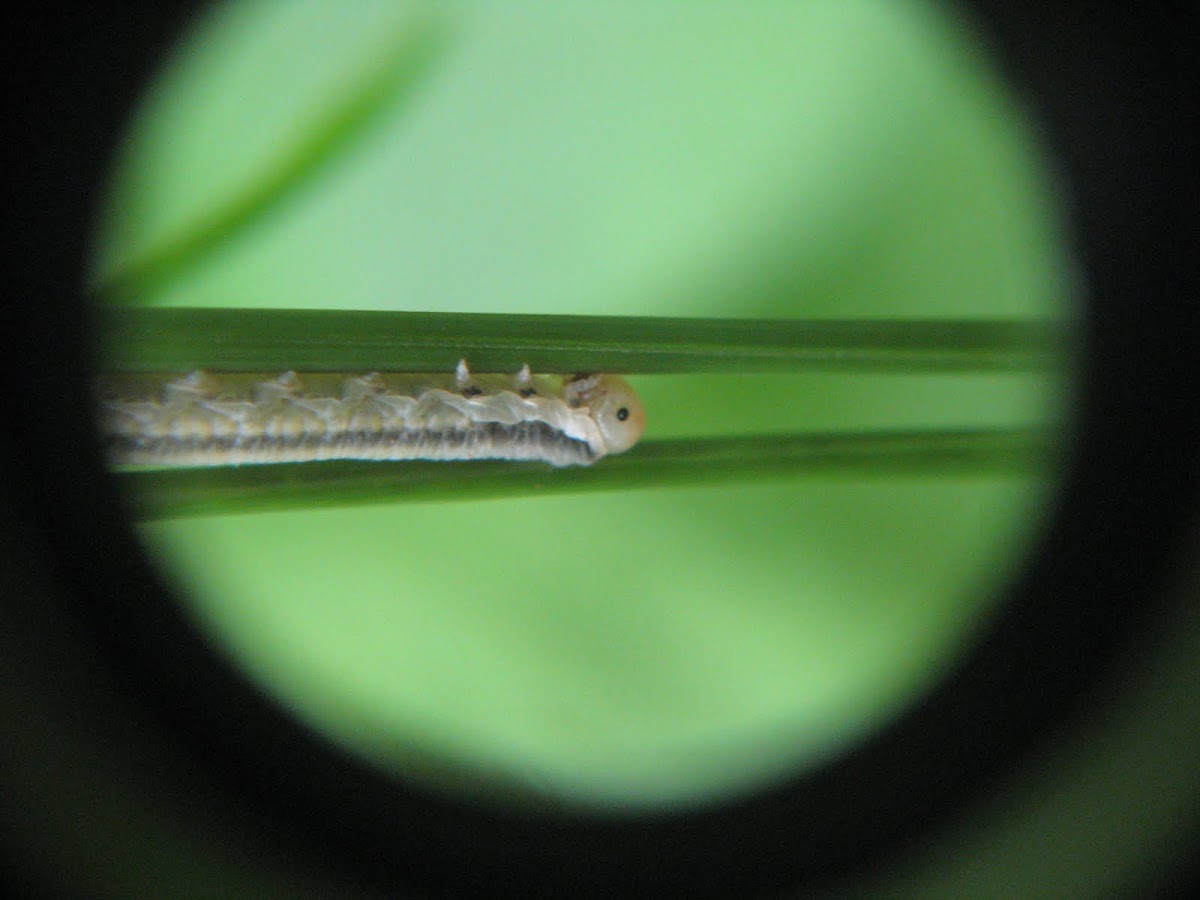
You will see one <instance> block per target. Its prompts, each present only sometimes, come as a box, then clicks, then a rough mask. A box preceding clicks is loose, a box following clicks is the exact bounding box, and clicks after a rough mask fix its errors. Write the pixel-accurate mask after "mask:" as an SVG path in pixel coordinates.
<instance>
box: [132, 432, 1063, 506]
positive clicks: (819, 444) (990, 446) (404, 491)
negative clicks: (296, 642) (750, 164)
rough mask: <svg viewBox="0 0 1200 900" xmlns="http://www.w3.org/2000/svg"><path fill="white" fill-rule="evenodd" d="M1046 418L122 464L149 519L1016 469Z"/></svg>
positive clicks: (1030, 457)
mask: <svg viewBox="0 0 1200 900" xmlns="http://www.w3.org/2000/svg"><path fill="white" fill-rule="evenodd" d="M1048 446H1049V435H1048V434H1047V433H1046V432H1044V431H1041V430H1036V429H993V430H976V431H925V432H921V431H896V432H863V433H836V434H803V435H801V434H785V435H758V436H750V437H736V438H708V439H696V438H691V439H682V440H661V441H647V442H645V443H644V444H641V445H639V446H638V447H636V448H634V449H633V450H632V451H630V452H629V453H626V454H623V455H621V456H614V457H609V458H606V459H603V460H601V461H600V462H599V463H597V464H596V465H594V466H590V467H580V468H568V469H552V468H550V467H549V466H546V465H544V464H542V463H510V462H498V461H480V462H458V463H454V462H451V463H447V462H402V463H380V462H320V463H299V464H289V465H270V466H242V467H228V466H225V467H215V468H206V469H158V470H144V471H126V472H120V473H117V476H116V477H117V478H118V479H119V480H120V481H121V483H122V487H123V488H124V489H125V491H126V496H128V497H129V498H130V500H131V502H132V503H133V504H134V507H135V509H134V514H135V516H136V517H138V518H141V519H163V518H172V517H179V516H201V515H219V514H228V513H249V512H269V511H279V510H287V509H296V508H316V507H333V506H350V505H358V504H369V503H396V502H433V501H440V500H479V499H484V498H490V497H514V496H516V497H535V496H549V495H551V494H562V493H578V492H582V491H596V490H625V489H633V488H648V487H656V488H659V487H672V486H688V485H708V484H713V483H719V482H752V481H757V480H778V479H780V478H800V477H808V478H838V477H852V478H856V479H862V478H889V479H894V478H898V477H939V478H943V477H946V476H948V475H960V476H967V477H1012V476H1017V475H1029V474H1031V473H1033V472H1036V471H1037V470H1038V466H1039V464H1040V461H1042V460H1044V459H1045V454H1046V452H1047V449H1048Z"/></svg>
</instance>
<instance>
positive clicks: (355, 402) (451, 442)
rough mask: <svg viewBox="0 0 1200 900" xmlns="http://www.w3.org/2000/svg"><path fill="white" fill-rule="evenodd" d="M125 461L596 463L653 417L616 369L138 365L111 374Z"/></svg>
mask: <svg viewBox="0 0 1200 900" xmlns="http://www.w3.org/2000/svg"><path fill="white" fill-rule="evenodd" d="M100 421H101V429H102V431H103V434H104V438H105V442H106V445H107V449H108V452H109V457H110V459H111V460H112V462H113V463H115V464H118V465H126V464H129V465H172V466H224V465H244V464H251V463H285V462H308V461H313V460H330V459H368V460H411V459H426V460H467V459H508V460H541V461H544V462H548V463H550V464H551V465H554V466H570V465H590V464H591V463H593V462H595V461H596V460H598V459H600V458H601V457H602V456H606V455H607V454H609V453H621V452H623V451H625V450H628V449H629V448H630V447H632V446H633V445H634V444H635V443H636V442H637V440H638V438H639V437H641V434H642V430H643V428H644V427H645V413H644V411H643V410H642V405H641V403H640V402H639V400H638V398H637V395H636V394H635V393H634V392H633V389H632V388H631V387H630V386H629V385H628V384H627V383H626V382H625V381H624V379H622V378H619V377H617V376H615V375H570V376H552V375H533V374H532V373H531V372H530V371H529V366H524V367H523V368H522V369H521V371H519V372H517V373H516V374H515V375H476V374H474V373H472V372H471V371H470V370H469V369H468V367H467V363H466V360H460V361H459V363H458V368H457V369H456V371H455V372H454V373H453V374H452V375H449V374H448V375H414V374H397V373H391V374H388V373H383V374H381V373H378V372H372V373H370V374H367V375H347V374H335V373H307V374H304V375H300V374H297V373H296V372H284V373H283V374H281V375H277V376H272V375H269V374H265V373H239V374H220V375H214V374H209V373H205V372H201V371H195V372H191V373H190V374H188V375H185V376H183V377H174V378H172V377H171V376H162V375H128V376H120V377H110V378H107V379H105V380H104V381H103V382H102V385H101V398H100Z"/></svg>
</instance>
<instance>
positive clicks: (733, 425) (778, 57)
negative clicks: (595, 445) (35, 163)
mask: <svg viewBox="0 0 1200 900" xmlns="http://www.w3.org/2000/svg"><path fill="white" fill-rule="evenodd" d="M385 88H386V89H385ZM335 138H336V139H335ZM264 185H265V186H266V187H264ZM1047 187H1048V185H1047V184H1046V181H1045V178H1044V175H1043V173H1042V171H1041V170H1040V168H1039V164H1038V159H1037V157H1036V153H1035V150H1034V148H1033V147H1032V146H1031V144H1030V142H1029V140H1028V137H1027V134H1026V131H1025V129H1024V126H1023V123H1022V121H1021V120H1020V118H1019V116H1018V115H1016V112H1015V110H1014V108H1013V106H1012V104H1011V103H1010V102H1009V101H1008V100H1007V99H1006V98H1005V97H1004V96H1003V93H1002V90H1001V88H1000V87H999V86H998V85H997V84H996V83H995V82H993V81H992V80H991V78H990V76H989V75H988V73H987V71H986V66H985V64H984V61H983V60H981V59H980V58H979V57H978V55H977V54H976V53H975V52H974V51H973V50H972V49H971V45H970V41H969V36H967V35H966V34H964V33H962V32H961V31H960V30H958V29H957V28H956V27H955V26H954V25H953V24H951V23H948V22H946V21H943V20H942V19H941V18H940V17H939V16H938V15H937V14H936V11H935V10H934V9H933V8H931V7H928V6H926V5H924V4H918V3H904V2H892V3H887V2H882V0H878V2H867V0H849V2H845V0H814V2H808V3H796V2H764V3H739V2H734V0H728V2H703V3H694V4H676V3H654V2H644V3H637V2H632V0H625V2H613V3H590V4H584V3H540V2H504V3H500V2H494V3H485V2H480V3H465V2H464V3H454V4H442V3H438V4H429V5H425V4H420V3H392V4H376V5H368V4H361V5H360V4H355V7H354V14H353V15H350V14H349V13H348V12H347V8H346V7H345V6H342V5H335V4H326V3H321V2H308V3H289V4H276V3H266V2H242V3H232V4H228V5H225V6H223V7H220V8H218V9H217V10H216V11H215V12H214V13H212V14H211V15H210V16H208V18H206V19H205V20H204V21H203V22H201V23H199V25H198V26H197V28H196V29H195V31H194V32H193V34H192V35H191V36H190V39H189V41H188V42H187V43H186V44H185V46H183V47H182V48H181V50H180V53H179V55H178V57H177V58H176V60H175V61H174V63H173V64H172V66H171V67H170V68H169V70H168V71H167V72H165V73H164V77H163V80H162V81H161V83H160V84H159V85H158V86H157V87H156V89H155V90H154V91H152V92H151V93H150V94H149V95H148V97H147V103H146V106H145V109H144V114H143V115H142V116H141V118H140V119H139V120H138V122H137V123H135V125H134V128H133V130H132V132H131V137H130V143H129V148H128V152H127V154H126V155H125V157H124V159H123V161H122V163H121V165H120V167H119V170H118V171H117V172H116V173H115V180H114V185H113V193H112V205H111V208H112V216H111V218H110V220H109V221H108V222H107V223H105V227H104V229H103V231H102V234H101V239H100V242H99V246H98V255H97V266H96V283H97V285H98V286H99V288H100V290H102V291H103V290H105V289H107V290H108V291H109V295H110V296H113V297H114V298H116V299H120V300H121V301H122V302H126V303H144V304H152V305H174V306H236V305H248V306H257V307H278V308H295V307H310V308H324V307H342V308H352V309H419V310H433V311H439V310H442V311H486V312H521V313H539V312H545V313H592V314H608V315H618V314H624V315H633V314H643V315H644V314H653V315H670V316H738V317H751V316H778V317H835V318H889V319H894V318H906V317H948V318H971V317H979V318H1009V317H1011V318H1019V319H1042V318H1047V317H1062V316H1064V315H1065V314H1066V310H1065V308H1064V306H1063V303H1064V284H1065V283H1066V279H1065V278H1064V277H1063V272H1064V270H1065V268H1066V263H1065V260H1064V258H1063V255H1062V249H1061V246H1060V244H1059V241H1058V235H1057V233H1056V231H1055V227H1054V220H1053V216H1052V210H1051V208H1050V204H1049V203H1048V201H1047ZM268 188H269V189H268ZM214 223H216V224H214ZM197 234H202V235H203V240H200V239H198V238H196V237H195V235H197ZM163 260H166V262H163ZM139 273H140V274H139ZM637 387H638V388H639V390H640V391H641V393H642V396H643V399H644V401H645V404H646V407H647V410H648V411H649V415H650V426H649V431H648V435H647V436H648V437H678V436H690V435H737V434H744V433H752V432H761V431H771V430H776V431H804V430H829V429H846V430H861V429H865V428H909V429H914V428H918V429H919V428H943V427H945V428H960V427H989V426H1001V427H1004V426H1016V425H1023V424H1027V423H1032V424H1038V423H1045V422H1054V421H1056V419H1057V418H1058V417H1059V416H1060V415H1061V413H1062V402H1061V400H1060V393H1061V388H1062V384H1061V383H1060V382H1059V381H1058V380H1056V379H1055V378H1053V377H1051V376H1047V375H1016V374H1013V375H1000V374H990V375H986V376H971V375H953V376H952V375H945V376H930V375H927V374H920V375H918V374H913V375H896V374H886V375H885V374H877V375H847V374H831V373H827V374H811V375H770V376H738V377H730V376H724V375H701V376H659V377H647V378H643V379H640V380H638V382H637ZM1049 465H1050V464H1049V462H1047V467H1048V466H1049ZM1050 475H1052V472H1051V471H1050V470H1049V468H1047V469H1046V470H1044V471H1040V472H1031V473H1030V475H1029V477H1027V478H1015V477H1012V476H996V477H992V478H983V479H980V478H966V477H962V476H958V475H953V474H948V475H946V476H944V477H931V478H927V479H924V480H917V481H911V480H910V481H903V482H897V483H880V482H878V481H867V482H863V483H861V484H857V483H852V482H846V481H840V482H837V483H829V484H824V483H820V482H804V483H791V482H787V481H781V482H777V483H767V484H759V485H755V486H751V487H715V488H692V489H685V490H678V491H663V492H637V493H634V492H630V493H620V492H617V493H608V494H596V495H581V496H564V497H547V498H542V497H536V496H534V497H529V498H526V499H513V500H503V501H500V500H497V501H489V502H487V503H479V504H447V505H419V504H414V505H405V506H398V507H395V508H392V507H376V508H364V509H350V510H326V511H314V512H304V513H297V512H288V513H272V514H264V515H255V516H243V517H235V516H228V517H219V518H212V519H203V520H195V521H186V522H171V523H160V524H155V525H151V526H147V527H146V528H145V535H146V539H147V542H148V544H149V545H150V546H151V547H152V548H154V550H155V551H156V552H158V553H160V554H161V558H162V560H163V561H164V565H165V566H167V567H168V568H169V569H170V570H171V571H172V572H173V573H174V574H175V576H176V577H177V578H178V579H179V581H180V583H181V584H182V585H184V586H185V587H186V588H187V589H188V590H189V591H190V597H191V603H192V607H191V608H192V610H193V611H194V614H195V616H196V618H197V619H198V620H199V621H201V622H202V623H204V625H205V627H206V628H207V629H208V631H209V632H210V633H211V634H212V635H213V639H214V641H215V642H217V643H218V644H219V645H221V646H222V647H223V648H224V649H225V650H226V651H227V652H229V653H230V654H232V656H233V657H234V658H235V659H236V660H238V662H239V663H240V664H241V665H242V666H244V667H245V668H246V670H248V671H249V672H250V673H252V675H253V676H254V677H255V678H256V679H257V680H258V681H259V682H260V683H261V684H262V685H263V687H264V689H266V690H267V691H269V692H270V693H271V694H273V695H274V696H275V697H277V698H278V699H279V700H280V702H281V703H283V704H285V705H286V706H288V707H289V708H291V709H292V710H294V711H295V713H296V714H297V715H298V716H300V717H301V718H303V719H306V720H308V721H311V722H313V723H316V724H317V725H319V727H321V728H323V729H324V730H326V731H327V732H328V733H330V734H331V735H333V736H335V737H336V738H337V739H338V740H339V741H341V742H342V743H344V744H345V745H346V746H348V747H350V748H352V750H353V751H354V752H357V753H359V754H362V755H363V756H364V757H366V758H369V759H370V760H372V761H373V762H374V763H376V764H377V765H380V766H382V767H384V768H388V769H394V770H396V771H405V770H406V768H408V767H410V766H411V765H413V764H414V761H415V760H418V759H419V760H421V761H422V762H421V765H422V767H424V768H426V769H430V768H432V769H434V770H438V771H439V772H440V777H443V778H449V779H450V780H453V774H454V772H455V771H461V772H463V773H466V772H472V773H475V774H476V775H479V774H490V775H494V776H496V778H497V779H499V780H500V781H503V782H508V783H509V784H517V785H525V786H528V787H530V788H533V789H536V790H539V791H545V792H549V793H551V794H554V795H556V796H558V797H562V798H567V799H569V800H573V801H578V802H586V803H616V804H632V805H646V804H656V803H660V802H663V801H688V800H693V799H697V798H703V797H706V796H715V795H720V794H722V793H725V792H728V791H731V790H737V789H739V788H744V787H749V786H753V785H756V784H760V783H763V782H765V781H768V780H770V779H771V778H772V777H775V776H776V775H777V774H779V773H780V772H784V771H789V770H792V769H794V768H795V767H797V766H802V765H804V764H807V763H810V762H813V761H816V760H819V759H821V758H824V757H825V756H827V755H828V754H830V753H834V752H836V751H837V750H838V749H839V748H840V747H843V746H845V744H846V742H848V741H851V740H853V739H854V738H855V737H856V736H858V735H861V734H862V733H864V731H866V730H867V729H870V728H872V727H877V726H878V725H880V724H881V723H883V722H885V721H886V720H887V719H888V718H889V717H891V716H894V715H896V714H897V712H898V711H899V710H900V709H902V708H903V705H904V704H905V703H907V702H910V701H911V700H912V699H913V698H914V697H915V696H916V695H917V694H918V693H919V691H920V690H921V689H922V688H923V687H924V686H927V685H928V684H929V683H930V682H931V680H933V679H936V678H937V677H938V676H939V674H940V673H942V672H943V671H944V670H945V668H946V667H947V666H948V665H950V664H952V662H953V659H954V656H955V654H956V653H957V652H958V651H959V650H960V648H961V647H962V646H963V644H964V642H965V641H967V640H969V638H970V637H971V635H972V634H973V633H974V632H975V631H976V629H977V628H979V627H980V626H981V625H982V624H983V623H984V622H985V621H986V615H987V612H988V603H987V600H986V597H987V590H988V589H989V588H990V587H992V586H994V584H995V583H996V582H997V580H998V579H1000V578H1002V577H1003V576H1004V575H1005V573H1006V571H1007V570H1008V567H1009V566H1010V565H1012V564H1013V563H1014V561H1017V560H1019V554H1020V551H1021V548H1022V547H1023V546H1024V544H1025V542H1026V541H1027V539H1028V538H1029V536H1030V534H1031V533H1032V530H1033V529H1035V528H1036V526H1037V519H1038V514H1039V510H1040V509H1041V505H1042V503H1043V499H1044V483H1045V481H1046V480H1047V479H1048V478H1049V476H1050ZM1043 476H1045V477H1043ZM431 761H432V762H431ZM456 767H460V768H456Z"/></svg>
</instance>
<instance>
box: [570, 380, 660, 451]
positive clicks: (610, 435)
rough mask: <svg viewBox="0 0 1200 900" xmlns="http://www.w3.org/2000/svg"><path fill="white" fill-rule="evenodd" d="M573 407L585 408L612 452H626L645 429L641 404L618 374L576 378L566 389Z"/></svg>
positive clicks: (643, 411) (644, 415)
mask: <svg viewBox="0 0 1200 900" xmlns="http://www.w3.org/2000/svg"><path fill="white" fill-rule="evenodd" d="M563 393H564V395H565V396H566V399H567V401H568V402H569V403H571V404H572V405H579V406H586V407H587V408H588V411H589V413H590V415H591V417H592V419H593V420H594V421H595V423H596V427H597V428H599V430H600V436H601V437H602V438H603V439H604V447H605V450H606V451H607V452H609V453H624V452H625V451H626V450H628V449H629V448H630V447H632V446H633V445H634V444H636V443H637V442H638V438H640V437H641V436H642V432H643V431H644V430H645V428H646V411H645V410H644V409H643V408H642V401H640V400H639V399H638V396H637V394H635V393H634V392H633V388H631V387H630V386H629V384H628V382H626V381H625V379H624V378H620V377H618V376H616V375H576V376H574V377H573V378H571V379H569V380H568V381H567V383H566V385H565V386H564V391H563Z"/></svg>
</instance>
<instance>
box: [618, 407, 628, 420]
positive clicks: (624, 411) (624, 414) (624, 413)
mask: <svg viewBox="0 0 1200 900" xmlns="http://www.w3.org/2000/svg"><path fill="white" fill-rule="evenodd" d="M628 418H629V407H628V406H622V407H621V408H620V409H618V410H617V421H618V422H624V421H625V420H626V419H628Z"/></svg>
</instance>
